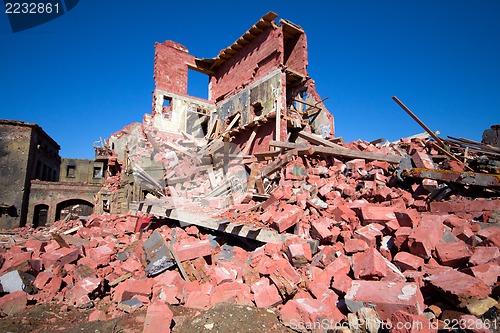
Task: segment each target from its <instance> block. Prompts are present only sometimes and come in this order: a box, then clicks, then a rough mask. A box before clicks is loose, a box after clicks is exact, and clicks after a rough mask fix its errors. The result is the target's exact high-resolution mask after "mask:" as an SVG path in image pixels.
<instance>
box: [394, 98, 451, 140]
mask: <svg viewBox="0 0 500 333" xmlns="http://www.w3.org/2000/svg"><path fill="white" fill-rule="evenodd" d="M392 99H393V100H394V102H396V103H397V104H398V105H399V106H400V107H401V108H402V109H403V110H405V112H406V113H408V115H409V116H410V117H412V118H413V120H415V121H416V122H417V124H419V125H420V126H421V127H422V128H423V129H424V130H425V131H426V132H427V133H429V135H430V136H431V137H432V138H433V139H434V140H436V142H437V143H438V145H440V146H441V147H444V142H443V141H442V140H441V139H440V138H439V137H438V136H437V135H436V134H434V132H433V131H431V130H430V128H429V127H427V125H425V124H424V122H423V121H422V120H420V119H418V117H417V116H416V115H415V114H414V113H413V112H411V110H410V109H408V108H407V107H406V105H404V104H403V102H401V101H400V100H399V99H398V98H397V97H396V96H392Z"/></svg>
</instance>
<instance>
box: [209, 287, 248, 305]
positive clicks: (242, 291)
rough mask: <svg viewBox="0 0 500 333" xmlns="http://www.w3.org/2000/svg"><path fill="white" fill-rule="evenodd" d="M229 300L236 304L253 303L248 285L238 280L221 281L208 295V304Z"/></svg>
mask: <svg viewBox="0 0 500 333" xmlns="http://www.w3.org/2000/svg"><path fill="white" fill-rule="evenodd" d="M223 302H229V303H233V304H238V305H253V297H252V294H251V292H250V287H249V286H248V285H246V284H244V283H240V282H228V283H222V284H220V285H218V286H216V287H215V288H214V290H213V292H212V294H211V295H210V304H211V305H215V304H219V303H223Z"/></svg>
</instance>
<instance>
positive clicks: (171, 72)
mask: <svg viewBox="0 0 500 333" xmlns="http://www.w3.org/2000/svg"><path fill="white" fill-rule="evenodd" d="M194 58H195V57H194V56H193V55H190V54H189V53H188V51H187V49H186V48H185V47H184V46H182V45H181V44H178V43H175V42H172V41H169V40H167V41H165V43H163V44H161V43H156V44H155V65H154V66H155V67H154V79H155V84H156V88H157V89H162V90H165V91H168V92H172V93H175V94H179V95H185V96H187V82H188V66H187V63H194Z"/></svg>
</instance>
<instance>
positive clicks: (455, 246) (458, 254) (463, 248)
mask: <svg viewBox="0 0 500 333" xmlns="http://www.w3.org/2000/svg"><path fill="white" fill-rule="evenodd" d="M436 253H437V256H438V259H439V262H440V263H441V264H442V265H445V266H450V267H458V266H460V265H462V264H464V263H466V262H467V260H468V259H469V258H470V256H471V255H472V250H471V248H470V247H469V245H467V244H465V243H464V242H462V241H458V242H453V243H446V244H443V243H441V244H437V245H436Z"/></svg>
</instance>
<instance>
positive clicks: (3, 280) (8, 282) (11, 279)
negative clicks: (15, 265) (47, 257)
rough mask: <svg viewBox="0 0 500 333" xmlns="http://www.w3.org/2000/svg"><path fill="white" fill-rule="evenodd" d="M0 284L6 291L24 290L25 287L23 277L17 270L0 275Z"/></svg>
mask: <svg viewBox="0 0 500 333" xmlns="http://www.w3.org/2000/svg"><path fill="white" fill-rule="evenodd" d="M0 284H1V285H2V289H3V291H4V292H6V293H13V292H15V291H24V290H25V289H26V285H25V283H24V279H23V278H22V277H21V274H19V271H12V272H9V273H5V274H3V275H2V276H0Z"/></svg>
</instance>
